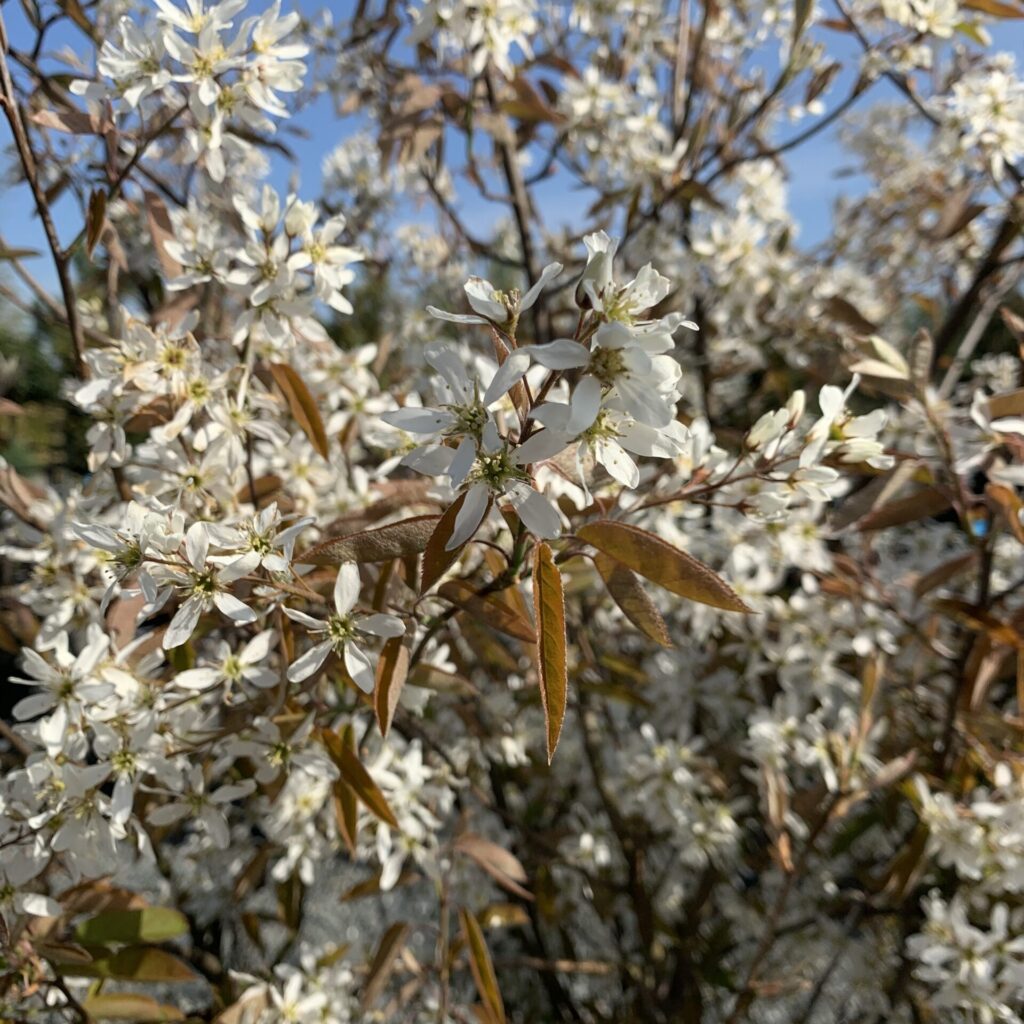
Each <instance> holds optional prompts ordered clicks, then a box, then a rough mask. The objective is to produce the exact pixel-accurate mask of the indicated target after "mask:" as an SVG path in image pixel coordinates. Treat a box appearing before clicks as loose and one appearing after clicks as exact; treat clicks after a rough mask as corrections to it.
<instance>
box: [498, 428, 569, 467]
mask: <svg viewBox="0 0 1024 1024" xmlns="http://www.w3.org/2000/svg"><path fill="white" fill-rule="evenodd" d="M571 440H572V437H571V436H570V435H568V434H565V433H563V432H562V431H560V430H540V431H538V432H537V433H536V434H533V435H532V436H531V437H529V438H527V440H525V441H524V442H523V443H522V444H521V445H519V447H518V448H516V450H515V452H514V453H513V455H512V461H513V462H514V463H515V464H516V465H517V466H528V465H529V464H530V463H532V462H543V461H544V460H545V459H553V458H554V457H555V456H556V455H558V453H559V452H562V451H564V450H565V449H566V447H567V446H568V445H569V443H570V441H571Z"/></svg>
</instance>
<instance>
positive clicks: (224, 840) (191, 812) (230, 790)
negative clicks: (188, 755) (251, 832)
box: [147, 765, 256, 850]
mask: <svg viewBox="0 0 1024 1024" xmlns="http://www.w3.org/2000/svg"><path fill="white" fill-rule="evenodd" d="M255 789H256V783H255V782H253V780H252V779H245V780H244V781H242V782H235V783H228V784H227V785H224V786H219V787H218V788H217V789H214V790H212V791H208V790H207V784H206V780H205V779H204V778H203V771H202V768H200V767H199V765H195V766H193V767H192V768H191V769H190V770H189V773H188V791H187V792H186V793H184V794H182V795H180V796H178V798H177V799H175V800H171V801H170V802H169V803H166V804H163V805H161V806H160V807H156V808H154V809H153V810H152V811H150V812H149V814H148V815H147V820H148V821H149V823H150V824H151V825H173V824H175V823H176V822H179V821H184V820H185V819H186V818H193V819H195V820H196V821H198V822H199V823H200V824H202V826H203V827H204V828H205V829H206V831H207V832H208V833H209V836H210V838H211V839H212V840H213V844H214V846H217V847H219V848H220V849H222V850H226V849H227V847H228V844H229V843H230V841H231V837H230V833H229V832H228V820H227V817H226V816H225V814H224V811H223V807H224V806H225V805H226V804H230V803H232V802H233V801H235V800H241V799H242V798H243V797H246V796H248V795H249V794H250V793H252V792H253V791H254V790H255ZM170 795H172V796H175V795H177V794H170Z"/></svg>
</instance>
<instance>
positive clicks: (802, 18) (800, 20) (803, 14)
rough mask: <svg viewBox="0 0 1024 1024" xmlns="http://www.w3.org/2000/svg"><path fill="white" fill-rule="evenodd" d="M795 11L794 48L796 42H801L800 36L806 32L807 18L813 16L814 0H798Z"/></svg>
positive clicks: (794, 47)
mask: <svg viewBox="0 0 1024 1024" xmlns="http://www.w3.org/2000/svg"><path fill="white" fill-rule="evenodd" d="M795 8H796V9H795V11H794V13H793V49H794V50H795V49H796V44H797V43H799V42H800V37H801V36H802V35H803V34H804V29H805V28H806V27H807V19H808V18H810V16H811V11H813V10H814V0H796V4H795Z"/></svg>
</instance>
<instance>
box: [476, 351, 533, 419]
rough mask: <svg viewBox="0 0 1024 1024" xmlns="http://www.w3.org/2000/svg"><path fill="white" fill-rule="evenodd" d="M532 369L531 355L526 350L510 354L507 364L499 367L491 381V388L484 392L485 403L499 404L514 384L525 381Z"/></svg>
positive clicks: (506, 359)
mask: <svg viewBox="0 0 1024 1024" xmlns="http://www.w3.org/2000/svg"><path fill="white" fill-rule="evenodd" d="M529 368H530V353H529V352H527V351H526V350H525V349H520V348H517V349H516V350H515V351H513V352H510V353H509V354H508V356H506V358H505V362H503V363H502V364H501V366H500V367H498V372H497V373H496V374H495V375H494V377H493V378H492V380H491V383H490V386H489V387H488V388H487V390H486V391H485V392H484V397H483V403H484V405H487V406H490V405H492V404H493V403H495V402H497V401H498V399H499V398H501V396H502V395H504V394H505V393H506V392H507V391H508V390H509V388H511V387H512V385H513V384H516V383H517V382H518V381H520V380H522V379H523V375H524V374H525V373H526V371H527V370H528V369H529Z"/></svg>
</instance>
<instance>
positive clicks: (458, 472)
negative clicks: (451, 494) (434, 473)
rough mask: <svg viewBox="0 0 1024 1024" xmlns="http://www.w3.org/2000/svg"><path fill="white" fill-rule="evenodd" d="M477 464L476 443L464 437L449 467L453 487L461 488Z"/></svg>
mask: <svg viewBox="0 0 1024 1024" xmlns="http://www.w3.org/2000/svg"><path fill="white" fill-rule="evenodd" d="M474 462H476V441H475V440H474V439H473V438H471V437H464V438H463V439H462V440H461V441H460V442H459V447H458V448H456V449H455V457H454V458H453V459H452V464H451V465H450V466H449V467H448V476H449V478H450V479H451V482H452V487H461V486H462V484H463V481H464V480H465V479H466V477H467V476H469V473H470V470H472V468H473V463H474Z"/></svg>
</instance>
